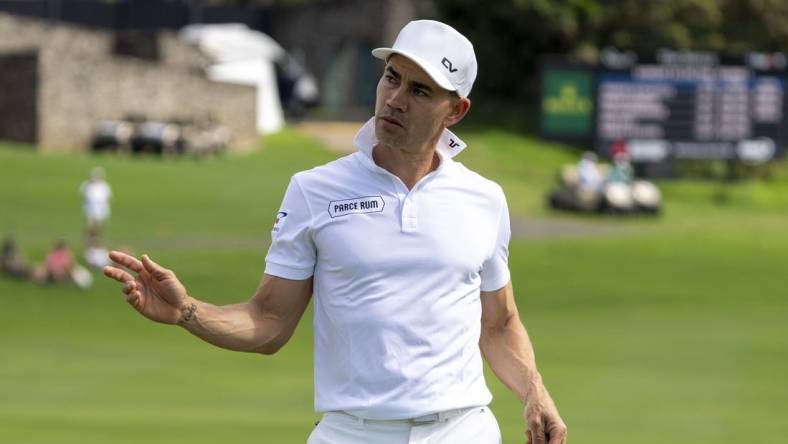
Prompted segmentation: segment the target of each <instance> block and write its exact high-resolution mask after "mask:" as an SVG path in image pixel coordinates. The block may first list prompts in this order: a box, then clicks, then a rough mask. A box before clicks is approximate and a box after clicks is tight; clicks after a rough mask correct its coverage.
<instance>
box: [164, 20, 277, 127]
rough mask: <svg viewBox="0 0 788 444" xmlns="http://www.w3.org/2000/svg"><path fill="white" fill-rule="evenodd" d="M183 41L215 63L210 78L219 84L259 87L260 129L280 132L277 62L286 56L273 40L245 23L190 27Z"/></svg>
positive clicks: (209, 74) (184, 30)
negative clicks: (275, 68) (193, 45)
mask: <svg viewBox="0 0 788 444" xmlns="http://www.w3.org/2000/svg"><path fill="white" fill-rule="evenodd" d="M180 35H181V38H183V39H184V40H186V41H189V42H192V43H194V44H196V45H197V46H198V47H199V48H200V50H201V51H202V52H203V53H205V54H206V55H208V57H210V59H211V60H212V61H213V64H212V65H211V66H209V67H208V77H209V78H210V79H211V80H215V81H219V82H228V83H236V84H241V85H252V86H255V87H257V130H258V132H260V133H261V134H267V133H272V132H276V131H278V130H279V129H280V128H282V126H283V125H284V113H283V111H282V104H281V103H280V101H279V91H278V87H277V82H276V72H275V70H274V63H276V62H277V61H279V60H282V59H284V58H285V57H287V53H286V51H285V50H284V49H283V48H282V47H281V46H279V44H278V43H276V41H274V40H273V39H272V38H271V37H269V36H267V35H265V34H263V33H262V32H258V31H253V30H251V29H249V27H247V26H246V25H244V24H237V23H230V24H217V25H189V26H186V27H184V28H183V29H181V32H180Z"/></svg>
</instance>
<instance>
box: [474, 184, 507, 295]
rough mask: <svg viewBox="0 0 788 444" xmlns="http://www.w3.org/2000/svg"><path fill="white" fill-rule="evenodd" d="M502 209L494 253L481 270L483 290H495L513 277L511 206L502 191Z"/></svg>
mask: <svg viewBox="0 0 788 444" xmlns="http://www.w3.org/2000/svg"><path fill="white" fill-rule="evenodd" d="M501 200H502V202H501V210H500V215H499V221H498V236H497V238H496V241H495V248H494V249H493V252H492V255H491V256H490V257H489V258H488V259H487V260H486V261H485V262H484V264H483V265H482V271H481V278H482V283H481V291H495V290H500V289H501V288H503V287H504V286H505V285H506V284H507V283H508V282H509V279H511V275H510V273H509V239H510V238H511V237H512V231H511V228H510V226H509V207H508V206H507V205H506V197H505V196H503V192H502V193H501Z"/></svg>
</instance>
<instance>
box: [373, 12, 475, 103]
mask: <svg viewBox="0 0 788 444" xmlns="http://www.w3.org/2000/svg"><path fill="white" fill-rule="evenodd" d="M392 54H400V55H402V56H404V57H407V58H409V59H410V60H412V61H413V62H415V63H416V64H417V65H419V66H420V67H421V69H423V70H424V71H425V72H426V73H427V74H428V75H429V76H430V77H431V78H432V80H434V81H435V83H437V84H438V85H439V86H440V87H441V88H443V89H447V90H449V91H457V94H458V95H459V96H460V97H468V94H470V92H471V88H472V87H473V81H474V80H476V54H475V53H474V52H473V44H471V42H470V41H469V40H468V39H467V38H465V36H464V35H462V34H460V33H459V32H457V30H455V29H454V28H452V27H451V26H449V25H447V24H445V23H441V22H436V21H434V20H416V21H412V22H410V23H408V24H407V25H405V27H404V28H402V30H401V31H400V32H399V35H398V36H397V40H396V41H395V42H394V46H393V47H391V48H376V49H373V50H372V55H373V56H375V57H377V58H379V59H382V60H387V59H388V58H389V56H391V55H392Z"/></svg>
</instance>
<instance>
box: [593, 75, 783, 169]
mask: <svg viewBox="0 0 788 444" xmlns="http://www.w3.org/2000/svg"><path fill="white" fill-rule="evenodd" d="M784 86H785V85H784V78H783V77H781V76H778V75H774V74H758V73H757V72H756V71H754V70H753V69H751V68H748V67H745V66H718V67H713V66H665V65H656V64H655V65H639V66H636V67H634V68H632V69H630V70H626V71H601V72H599V73H598V75H597V100H596V104H597V113H596V143H595V144H596V146H597V149H598V150H599V151H601V152H602V153H603V154H609V152H610V150H611V149H614V147H615V146H616V145H619V146H620V145H621V144H625V145H626V147H627V148H628V150H629V152H630V154H631V156H632V158H633V160H634V161H641V162H648V161H654V162H656V161H662V160H665V159H668V158H679V159H711V158H725V159H729V158H741V159H744V160H751V161H759V160H768V159H769V158H771V157H773V156H774V155H775V154H776V151H777V150H778V148H779V147H781V145H782V144H783V142H784V135H783V132H784V128H783V122H784V120H785V112H784V111H785V110H784V108H785V94H784Z"/></svg>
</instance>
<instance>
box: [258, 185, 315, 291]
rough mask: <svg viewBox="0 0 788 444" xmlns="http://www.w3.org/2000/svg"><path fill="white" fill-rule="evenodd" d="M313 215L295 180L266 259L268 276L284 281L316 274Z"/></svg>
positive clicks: (277, 219) (282, 206)
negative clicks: (283, 279)
mask: <svg viewBox="0 0 788 444" xmlns="http://www.w3.org/2000/svg"><path fill="white" fill-rule="evenodd" d="M311 228H312V213H311V211H310V210H309V204H308V203H307V201H306V196H305V195H304V192H303V190H302V189H301V186H300V185H299V184H298V181H297V180H296V178H295V177H293V178H292V179H291V180H290V184H289V185H288V186H287V191H286V192H285V198H284V200H283V201H282V205H281V206H280V207H279V212H278V213H277V215H276V221H275V222H274V228H273V230H272V231H271V247H270V248H269V249H268V255H266V257H265V273H266V274H270V275H273V276H278V277H282V278H285V279H294V280H303V279H307V278H309V277H310V276H312V274H313V273H314V271H315V259H316V257H317V252H316V250H315V244H314V242H313V241H312V230H311Z"/></svg>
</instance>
